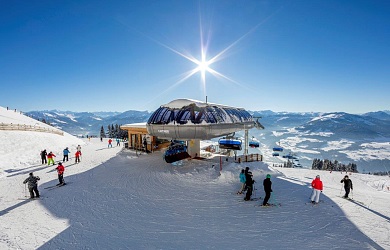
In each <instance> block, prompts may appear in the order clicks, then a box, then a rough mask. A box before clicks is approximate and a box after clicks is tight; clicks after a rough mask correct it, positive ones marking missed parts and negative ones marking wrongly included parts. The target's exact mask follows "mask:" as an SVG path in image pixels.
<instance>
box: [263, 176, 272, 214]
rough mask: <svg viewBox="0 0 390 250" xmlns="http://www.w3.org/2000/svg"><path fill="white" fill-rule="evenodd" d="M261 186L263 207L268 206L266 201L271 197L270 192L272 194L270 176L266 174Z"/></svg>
mask: <svg viewBox="0 0 390 250" xmlns="http://www.w3.org/2000/svg"><path fill="white" fill-rule="evenodd" d="M263 186H264V192H265V197H264V201H263V206H269V205H270V204H268V200H269V198H270V197H271V192H272V188H271V186H272V181H271V175H270V174H267V176H266V178H265V179H264V181H263Z"/></svg>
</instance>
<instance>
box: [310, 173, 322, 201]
mask: <svg viewBox="0 0 390 250" xmlns="http://www.w3.org/2000/svg"><path fill="white" fill-rule="evenodd" d="M311 186H312V188H313V194H312V195H311V203H314V204H317V203H318V202H319V201H320V194H321V193H322V188H323V186H322V181H321V179H320V176H319V175H317V176H316V178H315V179H314V180H313V181H312V182H311Z"/></svg>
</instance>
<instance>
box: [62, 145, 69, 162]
mask: <svg viewBox="0 0 390 250" xmlns="http://www.w3.org/2000/svg"><path fill="white" fill-rule="evenodd" d="M63 152H64V159H62V161H65V159H66V161H68V160H69V153H70V151H69V149H68V147H66V148H65V149H64V151H63Z"/></svg>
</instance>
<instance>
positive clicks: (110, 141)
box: [108, 138, 112, 148]
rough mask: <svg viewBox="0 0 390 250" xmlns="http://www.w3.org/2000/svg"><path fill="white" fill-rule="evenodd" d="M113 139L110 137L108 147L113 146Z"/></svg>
mask: <svg viewBox="0 0 390 250" xmlns="http://www.w3.org/2000/svg"><path fill="white" fill-rule="evenodd" d="M111 143H112V140H111V138H110V139H108V147H111V148H112V144H111Z"/></svg>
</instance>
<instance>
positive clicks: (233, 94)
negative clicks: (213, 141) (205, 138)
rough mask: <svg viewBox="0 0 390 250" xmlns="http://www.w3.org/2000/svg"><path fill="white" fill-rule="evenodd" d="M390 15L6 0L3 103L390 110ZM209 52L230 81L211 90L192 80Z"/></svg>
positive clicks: (376, 4)
mask: <svg viewBox="0 0 390 250" xmlns="http://www.w3.org/2000/svg"><path fill="white" fill-rule="evenodd" d="M389 13H390V1H372V0H367V1H358V0H354V1H336V0H334V1H333V0H327V1H322V0H321V1H316V0H314V1H313V0H308V1H305V0H301V1H282V0H280V1H278V0H273V1H261V0H254V1H249V0H247V1H243V0H237V1H233V0H223V1H222V0H221V1H191V0H186V1H184V0H180V1H179V0H175V1H170V0H164V1H157V0H156V1H141V0H140V1H137V0H134V1H92V0H85V1H83V0H79V1H3V0H0V83H1V91H0V106H3V107H7V106H8V107H10V108H12V109H14V108H16V109H18V110H22V111H31V110H47V109H49V110H50V109H58V110H71V111H126V110H131V109H132V110H149V111H153V110H155V109H156V108H158V107H159V105H161V104H165V103H168V102H170V101H171V100H174V99H177V98H191V99H197V100H203V101H204V100H205V99H206V96H207V99H208V101H209V102H213V103H220V104H225V105H230V106H238V107H244V108H245V109H248V110H268V109H269V110H273V111H290V112H305V111H320V112H332V111H344V112H349V113H364V112H369V111H377V110H386V109H387V110H388V109H390V100H389V99H390V98H389V93H390V15H389ZM201 34H202V35H201ZM201 38H202V39H201ZM201 41H203V42H201ZM202 44H203V45H202ZM201 45H202V46H201ZM201 47H203V48H204V51H206V53H205V55H206V56H205V60H206V61H209V60H210V59H212V58H214V57H216V56H217V59H218V60H216V61H215V62H213V63H212V64H210V65H208V67H209V68H210V69H211V70H210V71H213V72H214V73H215V72H219V74H220V75H219V76H215V74H213V73H211V72H209V71H206V73H205V82H204V81H203V80H202V77H201V72H196V73H194V74H193V75H191V76H190V77H188V72H191V70H194V69H195V68H197V67H198V65H197V64H196V63H194V62H192V61H190V60H189V58H190V57H191V58H195V59H197V60H199V61H201V58H202V56H201ZM186 73H187V75H186ZM221 75H222V76H221ZM186 76H187V77H188V78H186V79H185V80H183V79H184V78H185V77H186Z"/></svg>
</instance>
